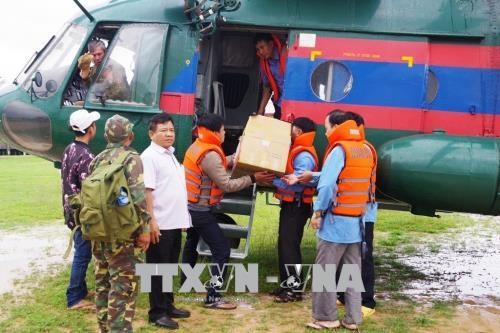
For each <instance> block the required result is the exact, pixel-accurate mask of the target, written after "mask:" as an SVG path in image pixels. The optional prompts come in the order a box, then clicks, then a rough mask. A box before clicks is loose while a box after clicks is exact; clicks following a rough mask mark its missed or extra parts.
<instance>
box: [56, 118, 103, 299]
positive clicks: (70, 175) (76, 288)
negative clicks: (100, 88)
mask: <svg viewBox="0 0 500 333" xmlns="http://www.w3.org/2000/svg"><path fill="white" fill-rule="evenodd" d="M100 117H101V116H100V114H99V113H98V112H95V111H94V112H88V111H87V110H84V109H80V110H78V111H75V112H73V113H72V114H71V116H70V117H69V129H70V130H71V131H72V132H73V133H74V134H75V139H74V140H73V142H72V143H70V144H69V145H68V146H67V147H66V149H65V150H64V153H63V156H62V163H61V178H62V193H63V208H64V221H65V223H66V225H67V226H68V228H70V229H71V230H73V229H74V228H75V220H74V218H73V213H72V210H71V207H70V206H69V202H68V197H69V196H70V195H72V194H76V193H79V192H80V190H81V187H82V181H83V180H84V179H85V178H86V177H87V176H88V173H89V165H90V162H92V160H93V159H94V154H92V152H91V151H90V148H89V146H88V144H89V142H90V141H91V140H92V139H93V138H94V137H95V135H96V123H95V122H96V121H97V120H98V119H99V118H100ZM73 240H74V248H75V254H74V257H73V264H72V266H71V277H70V281H69V286H68V289H67V290H66V301H67V306H68V308H70V309H94V308H95V305H94V303H93V302H89V301H88V300H85V297H87V296H88V294H89V293H88V290H87V284H86V282H85V275H86V272H87V267H88V265H89V262H90V259H91V258H92V251H91V245H90V241H87V240H84V239H83V237H82V232H81V230H80V229H77V230H76V231H75V233H74V236H73Z"/></svg>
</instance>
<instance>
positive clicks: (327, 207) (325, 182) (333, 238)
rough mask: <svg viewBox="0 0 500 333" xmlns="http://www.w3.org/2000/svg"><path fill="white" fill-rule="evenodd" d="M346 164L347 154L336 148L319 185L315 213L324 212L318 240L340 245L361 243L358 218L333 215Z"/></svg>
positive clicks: (327, 161) (324, 168) (339, 147)
mask: <svg viewBox="0 0 500 333" xmlns="http://www.w3.org/2000/svg"><path fill="white" fill-rule="evenodd" d="M344 164H345V153H344V149H343V148H342V147H341V146H337V147H335V148H334V149H333V150H332V151H331V153H330V155H328V157H327V159H326V161H325V165H324V166H323V170H321V176H320V177H319V183H318V189H317V191H318V197H317V199H316V201H315V202H314V211H324V212H326V215H325V216H324V217H323V219H322V220H321V225H320V228H319V229H318V231H317V233H316V235H317V236H318V238H320V239H322V240H325V241H328V242H332V243H340V244H352V243H359V242H361V230H360V225H359V223H360V221H359V218H358V217H350V216H341V215H333V214H332V213H331V205H332V201H333V200H334V198H336V196H337V179H338V177H339V175H340V172H341V171H342V168H343V167H344Z"/></svg>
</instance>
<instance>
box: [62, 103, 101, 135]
mask: <svg viewBox="0 0 500 333" xmlns="http://www.w3.org/2000/svg"><path fill="white" fill-rule="evenodd" d="M99 118H101V115H100V114H99V112H97V111H94V112H90V113H89V112H88V111H87V110H85V109H80V110H78V111H75V112H73V113H72V114H71V116H69V125H70V126H71V129H72V130H73V131H78V132H82V133H85V130H86V129H87V128H89V127H90V125H92V123H93V122H94V121H96V120H97V119H99Z"/></svg>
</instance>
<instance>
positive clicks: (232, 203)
mask: <svg viewBox="0 0 500 333" xmlns="http://www.w3.org/2000/svg"><path fill="white" fill-rule="evenodd" d="M256 197H257V185H256V184H254V185H253V186H250V187H248V188H246V189H244V190H241V191H239V192H234V193H225V194H224V199H222V201H221V202H220V203H219V204H218V205H217V206H216V207H215V208H214V212H216V213H224V214H236V215H245V216H248V224H247V225H233V224H225V223H219V226H220V228H221V229H222V232H223V233H224V236H226V238H229V239H237V240H241V239H244V240H245V241H244V242H241V241H240V242H231V243H232V244H233V246H234V244H235V243H237V244H238V247H237V248H236V247H232V248H231V255H230V257H231V258H233V259H244V258H246V256H247V255H248V250H249V248H250V236H251V234H252V225H253V217H254V210H255V200H256ZM242 243H243V244H242ZM196 250H197V251H198V254H199V255H202V256H211V255H212V252H210V249H209V247H208V245H207V244H206V243H205V242H204V241H203V239H202V238H200V240H199V242H198V246H197V248H196Z"/></svg>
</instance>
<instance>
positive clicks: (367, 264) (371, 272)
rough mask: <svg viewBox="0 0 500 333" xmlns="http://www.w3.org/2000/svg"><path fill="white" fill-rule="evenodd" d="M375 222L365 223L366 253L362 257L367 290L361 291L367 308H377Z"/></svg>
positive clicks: (362, 272) (364, 281) (363, 276)
mask: <svg viewBox="0 0 500 333" xmlns="http://www.w3.org/2000/svg"><path fill="white" fill-rule="evenodd" d="M374 227H375V223H373V222H366V223H365V239H366V254H365V257H364V258H361V277H362V279H363V284H364V286H365V292H364V293H361V297H362V301H361V304H362V305H363V306H366V307H367V308H371V309H374V308H375V305H376V303H375V265H374V264H373V229H374Z"/></svg>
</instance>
